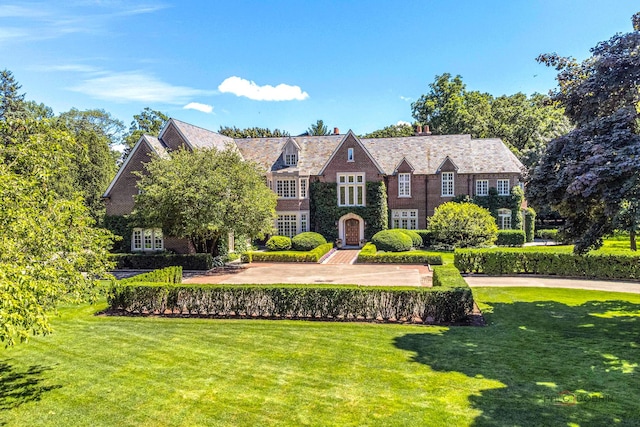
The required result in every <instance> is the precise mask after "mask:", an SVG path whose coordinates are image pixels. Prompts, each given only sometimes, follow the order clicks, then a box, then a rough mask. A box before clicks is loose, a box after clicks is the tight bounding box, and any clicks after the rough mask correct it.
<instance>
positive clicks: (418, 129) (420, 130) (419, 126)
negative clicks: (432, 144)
mask: <svg viewBox="0 0 640 427" xmlns="http://www.w3.org/2000/svg"><path fill="white" fill-rule="evenodd" d="M421 133H422V125H417V126H416V135H420V134H421Z"/></svg>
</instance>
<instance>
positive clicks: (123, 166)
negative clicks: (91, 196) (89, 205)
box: [102, 135, 160, 199]
mask: <svg viewBox="0 0 640 427" xmlns="http://www.w3.org/2000/svg"><path fill="white" fill-rule="evenodd" d="M147 136H149V135H142V136H141V137H140V139H138V142H136V145H134V146H133V148H132V149H131V151H129V155H128V156H127V158H126V159H124V162H123V163H122V166H120V169H118V172H117V173H116V176H114V177H113V179H112V180H111V183H110V184H109V187H107V190H106V191H105V192H104V194H103V195H102V198H103V199H106V198H107V197H109V193H110V192H111V190H113V186H114V185H115V184H116V182H117V181H118V179H120V175H122V171H124V170H125V169H126V167H127V165H128V164H129V161H130V160H131V158H132V157H133V155H134V154H135V153H136V151H138V148H139V147H140V145H141V144H142V142H143V141H144V142H145V143H146V144H147V145H148V146H149V148H151V151H153V152H154V153H156V154H158V155H160V153H158V152H157V151H156V149H155V148H153V145H152V144H149V141H147V138H146V137H147Z"/></svg>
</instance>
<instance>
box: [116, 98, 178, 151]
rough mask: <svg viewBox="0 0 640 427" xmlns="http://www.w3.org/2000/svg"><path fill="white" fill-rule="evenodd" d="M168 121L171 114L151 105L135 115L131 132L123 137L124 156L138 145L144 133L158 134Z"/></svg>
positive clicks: (130, 127) (130, 128)
mask: <svg viewBox="0 0 640 427" xmlns="http://www.w3.org/2000/svg"><path fill="white" fill-rule="evenodd" d="M167 121H169V116H167V115H166V114H164V113H163V112H161V111H157V110H153V109H151V108H149V107H145V109H144V110H142V111H141V112H140V114H136V115H134V116H133V120H132V121H131V125H130V126H129V132H128V133H127V134H126V135H125V136H124V139H123V143H124V145H125V152H124V156H125V157H126V154H127V153H129V151H130V150H131V149H132V148H133V146H134V145H136V142H138V140H139V139H140V137H141V136H142V135H145V134H147V135H152V136H158V135H159V134H160V131H161V130H162V127H163V126H164V125H165V123H167Z"/></svg>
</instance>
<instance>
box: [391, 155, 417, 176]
mask: <svg viewBox="0 0 640 427" xmlns="http://www.w3.org/2000/svg"><path fill="white" fill-rule="evenodd" d="M403 163H406V164H407V166H409V169H411V171H412V172H414V171H415V170H416V168H414V167H413V165H412V164H411V162H410V161H409V160H407V158H406V157H403V158H402V160H400V163H398V165H397V166H396V168H395V169H394V170H393V173H397V172H398V169H400V166H402V164H403Z"/></svg>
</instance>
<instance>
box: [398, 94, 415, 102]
mask: <svg viewBox="0 0 640 427" xmlns="http://www.w3.org/2000/svg"><path fill="white" fill-rule="evenodd" d="M400 99H402V100H403V101H406V102H409V101H412V100H413V98H410V97H408V96H402V95H400Z"/></svg>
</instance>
